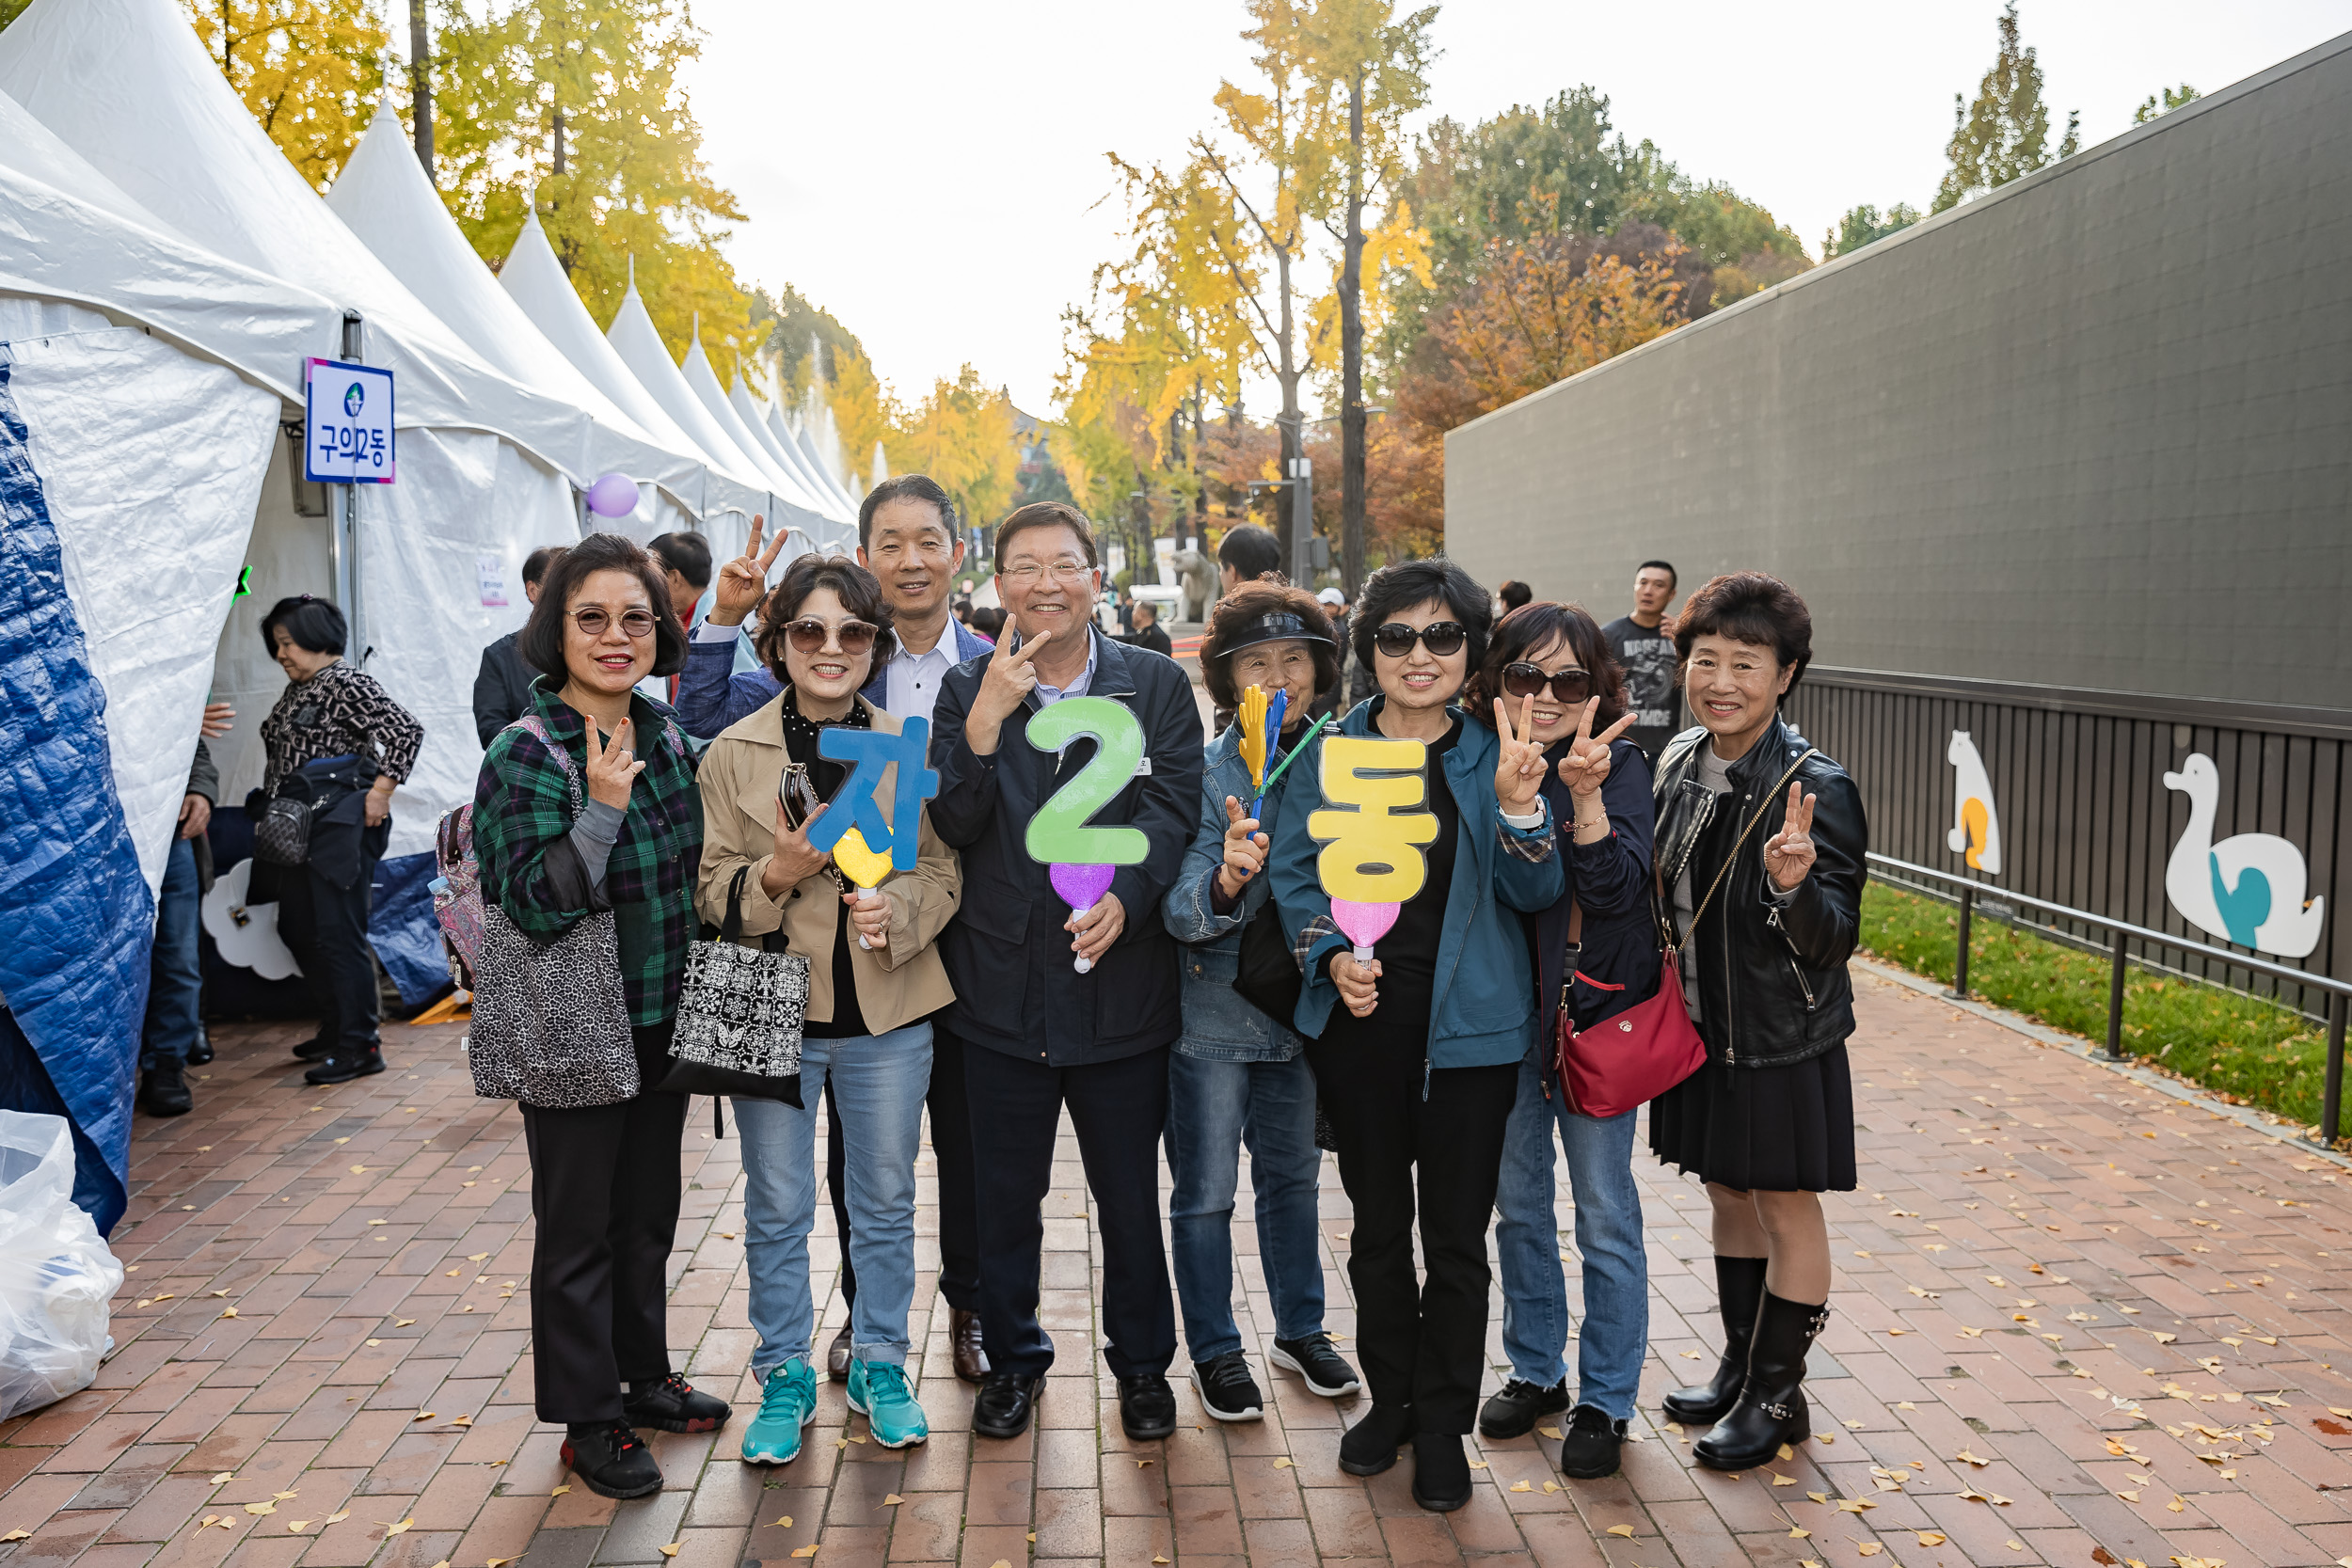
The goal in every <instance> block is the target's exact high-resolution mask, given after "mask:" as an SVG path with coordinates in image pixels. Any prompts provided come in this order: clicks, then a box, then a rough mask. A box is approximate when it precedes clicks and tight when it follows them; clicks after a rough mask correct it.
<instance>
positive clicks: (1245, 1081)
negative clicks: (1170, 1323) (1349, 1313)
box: [1167, 1047, 1323, 1363]
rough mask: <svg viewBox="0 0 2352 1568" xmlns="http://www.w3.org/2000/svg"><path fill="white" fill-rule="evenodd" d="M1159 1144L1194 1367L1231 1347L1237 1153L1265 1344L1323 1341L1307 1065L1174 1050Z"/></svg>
mask: <svg viewBox="0 0 2352 1568" xmlns="http://www.w3.org/2000/svg"><path fill="white" fill-rule="evenodd" d="M1167 1138H1168V1169H1169V1171H1170V1172H1171V1173H1172V1174H1173V1176H1174V1177H1175V1191H1174V1193H1173V1194H1172V1195H1171V1196H1169V1198H1168V1231H1169V1235H1170V1240H1171V1241H1172V1243H1173V1247H1172V1251H1173V1253H1174V1257H1175V1264H1176V1298H1177V1301H1178V1303H1179V1304H1180V1305H1181V1306H1182V1307H1183V1308H1184V1347H1185V1349H1186V1350H1187V1351H1189V1352H1190V1353H1191V1355H1192V1358H1193V1360H1194V1361H1195V1362H1196V1363H1199V1362H1207V1361H1214V1360H1215V1359H1216V1358H1217V1357H1218V1356H1220V1355H1223V1354H1227V1353H1229V1352H1232V1351H1237V1350H1239V1349H1241V1330H1240V1329H1239V1328H1238V1327H1236V1326H1235V1325H1234V1323H1233V1193H1234V1190H1235V1189H1236V1187H1237V1186H1238V1185H1239V1184H1240V1178H1241V1150H1242V1146H1243V1145H1244V1144H1245V1143H1246V1144H1248V1148H1249V1184H1250V1185H1251V1187H1253V1188H1255V1189H1256V1191H1257V1196H1258V1256H1259V1262H1260V1263H1261V1265H1262V1266H1263V1268H1264V1270H1265V1282H1266V1289H1267V1291H1269V1292H1270V1293H1271V1294H1272V1296H1273V1298H1274V1334H1275V1338H1279V1339H1302V1338H1306V1337H1307V1336H1308V1335H1310V1334H1320V1333H1322V1332H1323V1259H1321V1257H1320V1256H1319V1248H1320V1245H1321V1242H1322V1235H1321V1232H1320V1229H1319V1228H1318V1227H1317V1226H1316V1223H1315V1180H1316V1178H1317V1176H1318V1175H1319V1174H1320V1172H1321V1170H1322V1166H1323V1151H1322V1150H1321V1149H1319V1148H1316V1147H1315V1075H1314V1071H1313V1069H1311V1068H1310V1067H1308V1065H1307V1058H1306V1057H1305V1056H1303V1055H1299V1056H1293V1057H1292V1058H1291V1059H1290V1060H1289V1061H1287V1062H1224V1061H1207V1060H1203V1059H1201V1058H1200V1057H1197V1056H1187V1055H1185V1054H1184V1051H1183V1049H1182V1048H1181V1047H1180V1048H1179V1049H1178V1050H1177V1051H1176V1052H1175V1053H1173V1054H1171V1055H1170V1056H1169V1058H1168V1133H1167Z"/></svg>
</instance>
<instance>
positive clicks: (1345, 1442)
mask: <svg viewBox="0 0 2352 1568" xmlns="http://www.w3.org/2000/svg"><path fill="white" fill-rule="evenodd" d="M1412 1433H1413V1411H1412V1407H1411V1406H1410V1405H1404V1404H1381V1403H1379V1402H1377V1401H1375V1402H1374V1404H1373V1407H1372V1408H1371V1409H1370V1410H1367V1411H1365V1412H1364V1418H1363V1419H1362V1420H1360V1421H1358V1422H1357V1423H1356V1424H1355V1425H1354V1426H1352V1427H1349V1428H1348V1429H1347V1434H1346V1435H1345V1436H1343V1437H1342V1438H1341V1439H1340V1468H1341V1469H1343V1470H1345V1471H1346V1472H1347V1473H1348V1474H1349V1475H1351V1476H1376V1475H1378V1474H1379V1473H1380V1472H1381V1471H1383V1470H1385V1469H1387V1468H1388V1467H1389V1466H1390V1465H1394V1464H1395V1463H1396V1450H1397V1449H1401V1448H1403V1447H1404V1446H1405V1439H1406V1438H1407V1437H1409V1436H1411V1435H1412Z"/></svg>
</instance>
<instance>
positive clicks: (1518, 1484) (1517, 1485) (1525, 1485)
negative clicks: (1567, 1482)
mask: <svg viewBox="0 0 2352 1568" xmlns="http://www.w3.org/2000/svg"><path fill="white" fill-rule="evenodd" d="M1511 1490H1512V1491H1514V1492H1533V1491H1534V1490H1535V1488H1534V1484H1533V1483H1532V1482H1529V1481H1513V1482H1512V1483H1511ZM1632 1533H1633V1532H1632V1531H1631V1530H1627V1531H1626V1534H1628V1535H1631V1534H1632Z"/></svg>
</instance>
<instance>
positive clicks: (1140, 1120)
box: [933, 1024, 1516, 1377]
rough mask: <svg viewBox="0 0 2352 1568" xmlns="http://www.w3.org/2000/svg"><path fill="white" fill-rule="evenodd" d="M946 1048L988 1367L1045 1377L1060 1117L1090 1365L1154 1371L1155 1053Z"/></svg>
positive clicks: (1159, 1261) (1166, 1331)
mask: <svg viewBox="0 0 2352 1568" xmlns="http://www.w3.org/2000/svg"><path fill="white" fill-rule="evenodd" d="M933 1027H934V1029H936V1028H937V1025H936V1024H934V1025H933ZM940 1038H941V1039H942V1040H943V1041H945V1040H947V1039H948V1037H946V1035H941V1036H940ZM955 1043H960V1044H961V1047H962V1051H963V1067H964V1089H965V1094H966V1097H967V1099H968V1101H969V1103H970V1106H971V1112H972V1156H973V1163H974V1169H975V1171H976V1173H977V1180H976V1181H975V1182H974V1185H973V1191H974V1193H975V1195H976V1196H977V1199H978V1204H977V1209H978V1214H979V1241H980V1294H979V1311H980V1336H981V1342H982V1344H983V1346H984V1347H985V1348H986V1349H987V1351H988V1364H989V1366H990V1367H991V1368H992V1369H993V1370H996V1371H1000V1372H1016V1373H1019V1374H1020V1375H1022V1376H1025V1377H1034V1376H1036V1375H1037V1374H1039V1373H1040V1372H1042V1371H1045V1370H1047V1369H1049V1368H1050V1367H1052V1366H1053V1364H1054V1341H1053V1339H1052V1338H1049V1337H1048V1336H1047V1335H1046V1332H1045V1330H1044V1328H1043V1326H1042V1325H1041V1324H1040V1323H1039V1322H1038V1318H1037V1307H1038V1275H1039V1270H1040V1266H1041V1260H1042V1259H1041V1255H1042V1251H1043V1247H1044V1243H1045V1227H1044V1223H1043V1218H1042V1214H1041V1205H1042V1204H1043V1203H1044V1201H1045V1195H1046V1192H1047V1191H1048V1189H1050V1188H1051V1187H1052V1185H1053V1179H1054V1138H1055V1135H1056V1133H1057V1132H1059V1131H1060V1128H1061V1109H1062V1107H1063V1106H1064V1105H1068V1106H1069V1107H1070V1119H1071V1121H1072V1122H1073V1123H1074V1124H1075V1125H1076V1127H1077V1131H1078V1153H1079V1156H1080V1158H1081V1159H1083V1160H1084V1162H1085V1164H1086V1174H1087V1187H1088V1190H1089V1192H1090V1193H1091V1194H1092V1195H1093V1203H1092V1211H1093V1214H1094V1219H1095V1222H1096V1226H1097V1228H1098V1229H1099V1230H1100V1231H1101V1233H1102V1237H1103V1320H1102V1321H1103V1332H1104V1338H1105V1340H1106V1343H1105V1344H1104V1347H1103V1359H1104V1362H1105V1363H1107V1364H1108V1365H1109V1367H1110V1370H1111V1371H1112V1372H1113V1373H1114V1374H1116V1375H1117V1376H1120V1377H1133V1376H1136V1374H1138V1373H1142V1372H1165V1371H1166V1370H1168V1363H1169V1362H1171V1361H1173V1360H1175V1359H1176V1304H1175V1297H1174V1295H1173V1294H1172V1293H1171V1292H1170V1291H1169V1289H1168V1245H1167V1242H1166V1239H1165V1238H1164V1237H1163V1236H1162V1234H1161V1232H1160V1132H1161V1129H1162V1127H1163V1126H1164V1125H1165V1123H1166V1122H1167V1120H1168V1047H1166V1046H1161V1047H1159V1048H1158V1049H1156V1050H1152V1051H1146V1052H1143V1053H1139V1054H1137V1055H1134V1056H1123V1057H1121V1058H1120V1059H1119V1060H1118V1061H1115V1062H1096V1063H1091V1064H1089V1065H1088V1066H1085V1067H1068V1068H1057V1067H1053V1066H1050V1065H1049V1064H1047V1063H1045V1062H1042V1061H1030V1060H1027V1059H1026V1058H1024V1057H1020V1056H1010V1055H1007V1054H1006V1053H1003V1052H1001V1051H992V1050H990V1049H989V1048H988V1047H986V1046H982V1045H974V1044H973V1043H971V1042H970V1041H968V1040H966V1041H961V1042H955ZM1515 1070H1516V1069H1515ZM1498 1147H1499V1146H1498Z"/></svg>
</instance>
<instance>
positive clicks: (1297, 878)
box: [1269, 698, 1567, 1069]
mask: <svg viewBox="0 0 2352 1568" xmlns="http://www.w3.org/2000/svg"><path fill="white" fill-rule="evenodd" d="M1380 701H1381V699H1378V698H1375V699H1374V700H1372V701H1369V702H1364V703H1359V704H1358V705H1356V706H1355V707H1354V708H1353V709H1352V710H1350V711H1349V713H1348V715H1347V717H1346V718H1344V719H1343V720H1341V721H1340V722H1339V723H1338V724H1337V725H1336V726H1333V728H1335V729H1337V730H1338V732H1339V733H1340V734H1342V735H1350V736H1370V735H1375V734H1376V733H1377V732H1376V731H1375V728H1374V726H1373V720H1374V716H1375V713H1376V711H1377V708H1378V705H1379V703H1380ZM1331 733H1332V730H1331V729H1326V730H1325V731H1324V732H1323V734H1322V735H1320V736H1316V737H1315V739H1314V742H1313V744H1314V748H1315V752H1316V754H1315V755H1313V756H1303V757H1300V758H1299V759H1298V763H1297V766H1296V767H1295V768H1292V769H1291V773H1297V772H1301V771H1306V772H1309V774H1310V781H1311V782H1309V783H1308V784H1303V785H1300V786H1299V787H1297V788H1295V789H1287V790H1285V792H1284V800H1283V801H1282V811H1281V816H1280V817H1279V825H1278V826H1277V828H1276V829H1275V832H1274V848H1273V853H1272V856H1271V860H1272V864H1271V866H1270V867H1269V870H1270V872H1271V879H1272V881H1273V883H1274V896H1275V897H1276V898H1277V899H1279V900H1280V903H1281V907H1282V925H1283V928H1284V929H1285V930H1287V931H1289V932H1290V933H1291V950H1292V951H1293V952H1294V953H1295V954H1296V955H1297V956H1298V958H1299V969H1300V972H1301V973H1302V974H1304V976H1305V982H1306V983H1305V989H1304V990H1302V991H1301V992H1300V994H1299V998H1298V1011H1297V1012H1296V1013H1295V1015H1293V1017H1292V1020H1291V1022H1292V1025H1293V1026H1294V1027H1295V1028H1296V1029H1297V1030H1298V1031H1299V1032H1300V1033H1302V1034H1305V1035H1308V1036H1310V1037H1314V1038H1321V1037H1322V1035H1323V1030H1324V1026H1325V1025H1326V1024H1327V1023H1328V1022H1330V1018H1331V1008H1332V1007H1333V1006H1334V1005H1336V1004H1337V1003H1338V1001H1339V998H1340V992H1339V988H1338V987H1337V986H1336V985H1334V984H1333V983H1332V981H1331V977H1330V975H1329V974H1327V973H1326V972H1325V969H1324V963H1323V960H1324V958H1325V957H1326V955H1327V954H1330V953H1333V952H1337V951H1341V950H1343V949H1345V948H1347V947H1348V946H1350V945H1351V944H1350V943H1349V942H1348V940H1347V938H1345V937H1344V936H1342V935H1341V934H1340V931H1339V928H1338V927H1335V926H1334V925H1332V923H1331V900H1330V898H1329V896H1328V895H1326V894H1325V893H1324V891H1323V886H1322V879H1321V877H1320V875H1319V873H1318V872H1317V870H1316V863H1317V860H1318V858H1319V857H1320V855H1321V852H1322V846H1321V845H1319V844H1317V843H1316V842H1315V840H1314V838H1313V837H1312V836H1311V834H1310V833H1309V832H1308V831H1307V823H1308V819H1309V818H1310V817H1311V816H1312V815H1313V814H1314V812H1315V811H1316V810H1317V809H1318V808H1319V807H1321V806H1322V804H1323V790H1322V786H1321V784H1320V782H1319V781H1320V779H1321V775H1322V755H1321V753H1322V747H1323V743H1324V741H1325V740H1326V739H1327V738H1328V737H1329V736H1330V735H1331ZM1501 756H1502V742H1501V741H1500V740H1499V739H1497V738H1496V736H1495V732H1494V731H1492V730H1490V729H1488V728H1486V726H1485V725H1484V724H1478V723H1468V722H1466V723H1464V724H1463V726H1462V734H1461V737H1460V738H1459V739H1457V740H1456V741H1455V742H1454V748H1453V750H1451V751H1449V752H1446V753H1445V759H1444V765H1443V771H1444V774H1445V782H1446V787H1447V788H1449V789H1451V790H1452V791H1453V792H1454V803H1455V804H1456V805H1457V806H1458V807H1459V808H1460V810H1461V827H1460V828H1459V830H1457V833H1456V837H1455V842H1454V881H1453V884H1452V885H1451V886H1450V887H1448V888H1447V890H1446V904H1445V935H1444V937H1443V939H1442V940H1441V941H1440V942H1439V944H1438V959H1437V972H1438V982H1437V992H1436V994H1435V995H1434V996H1433V997H1432V998H1431V999H1430V1014H1429V1057H1428V1062H1429V1066H1430V1067H1431V1068H1433V1069H1445V1068H1457V1067H1491V1066H1495V1065H1497V1064H1500V1063H1503V1062H1517V1061H1518V1060H1519V1059H1520V1058H1521V1057H1523V1056H1525V1055H1526V1054H1527V1046H1528V1042H1529V1041H1530V1040H1531V1039H1533V1038H1534V1023H1535V973H1534V968H1533V966H1531V965H1530V963H1529V962H1528V950H1527V932H1526V929H1525V928H1524V927H1522V926H1521V924H1520V919H1519V917H1520V916H1521V915H1523V914H1533V913H1535V912H1537V911H1542V910H1546V909H1549V907H1550V906H1551V905H1553V904H1554V903H1556V902H1558V901H1559V898H1560V895H1561V894H1562V893H1563V892H1564V891H1565V889H1566V887H1567V883H1566V881H1565V879H1564V876H1563V874H1562V872H1561V869H1560V853H1559V846H1558V844H1557V842H1556V841H1555V838H1554V834H1553V832H1552V823H1551V810H1550V806H1549V803H1548V802H1547V803H1546V804H1545V808H1544V818H1543V821H1542V822H1541V823H1539V824H1538V825H1537V826H1535V827H1533V828H1524V829H1522V828H1514V827H1512V826H1511V825H1510V824H1508V823H1506V822H1504V821H1503V820H1502V816H1501V815H1500V814H1499V810H1498V807H1497V805H1496V801H1495V764H1496V762H1497V761H1498V760H1499V759H1500V758H1501ZM1290 778H1291V774H1290V773H1285V774H1284V775H1282V782H1283V783H1284V784H1289V783H1290ZM1537 799H1538V800H1541V799H1542V797H1541V796H1538V797H1537Z"/></svg>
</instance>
